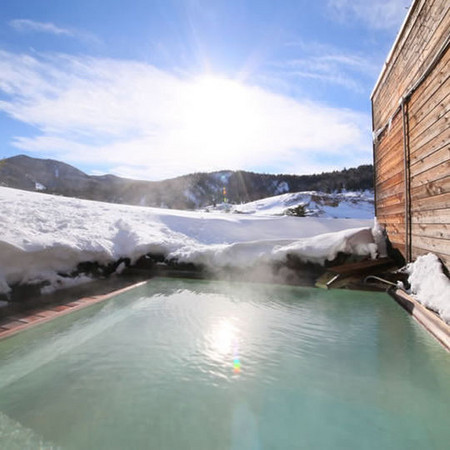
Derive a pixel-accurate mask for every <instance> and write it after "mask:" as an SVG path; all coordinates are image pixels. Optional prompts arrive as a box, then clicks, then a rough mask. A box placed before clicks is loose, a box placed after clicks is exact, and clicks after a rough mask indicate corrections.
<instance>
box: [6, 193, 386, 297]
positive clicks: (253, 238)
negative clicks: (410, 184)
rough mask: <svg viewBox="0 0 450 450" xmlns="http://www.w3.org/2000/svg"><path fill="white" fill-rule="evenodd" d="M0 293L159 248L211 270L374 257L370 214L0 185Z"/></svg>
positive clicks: (55, 283)
mask: <svg viewBox="0 0 450 450" xmlns="http://www.w3.org/2000/svg"><path fill="white" fill-rule="evenodd" d="M0 211H1V221H0V292H2V293H6V292H8V291H9V290H10V287H11V286H12V285H14V284H18V283H39V282H42V281H48V282H49V283H50V285H51V286H58V285H61V284H66V283H67V282H69V283H71V282H73V280H70V279H68V278H66V277H62V276H61V274H67V273H70V272H71V271H73V270H74V269H75V268H76V267H77V265H78V264H79V263H81V262H86V261H95V262H98V263H99V264H105V265H106V264H108V263H111V262H113V261H117V260H119V259H120V258H130V259H131V261H136V260H137V259H138V258H139V257H141V256H143V255H146V254H162V255H164V256H165V257H166V258H167V259H176V260H178V261H179V262H192V263H196V264H202V265H205V266H208V267H209V268H212V269H218V268H226V267H238V268H245V267H252V266H254V265H255V264H262V263H272V262H283V261H284V260H285V259H286V257H287V255H288V254H291V255H296V256H297V257H298V258H300V259H301V260H303V261H310V262H315V263H323V262H324V261H325V260H327V259H328V260H331V259H333V258H334V257H335V256H336V255H337V253H338V252H346V253H355V254H361V255H372V256H374V255H375V254H376V251H377V244H376V243H375V240H374V236H373V234H372V232H371V226H372V220H363V219H334V220H332V219H324V218H313V217H306V218H297V217H286V216H284V217H268V216H258V215H243V214H222V213H212V212H209V213H206V212H188V211H174V210H164V209H154V208H148V207H138V206H127V205H118V204H111V203H101V202H94V201H88V200H80V199H74V198H67V197H58V196H52V195H48V194H40V193H32V192H27V191H21V190H16V189H11V188H3V187H0Z"/></svg>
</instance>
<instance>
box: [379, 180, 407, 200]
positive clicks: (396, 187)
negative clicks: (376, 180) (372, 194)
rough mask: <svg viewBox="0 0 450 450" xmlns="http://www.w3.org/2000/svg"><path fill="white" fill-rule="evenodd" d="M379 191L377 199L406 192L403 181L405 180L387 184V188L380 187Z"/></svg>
mask: <svg viewBox="0 0 450 450" xmlns="http://www.w3.org/2000/svg"><path fill="white" fill-rule="evenodd" d="M376 192H377V201H381V200H384V199H386V198H389V197H391V196H393V195H398V194H402V195H403V194H404V192H405V185H404V183H403V180H401V181H400V182H399V183H395V184H392V185H390V186H387V187H386V188H385V189H378V188H377V190H376Z"/></svg>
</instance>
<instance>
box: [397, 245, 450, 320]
mask: <svg viewBox="0 0 450 450" xmlns="http://www.w3.org/2000/svg"><path fill="white" fill-rule="evenodd" d="M405 271H406V272H407V273H408V275H409V277H408V281H409V283H410V285H411V287H410V293H411V294H412V295H413V296H414V297H415V298H416V299H417V300H418V301H419V302H420V303H422V304H423V305H424V306H426V307H427V308H430V309H432V310H433V311H436V312H437V313H438V314H439V315H440V316H441V317H442V319H443V320H444V321H445V322H447V323H448V324H450V280H449V279H448V277H447V276H446V275H445V274H444V272H443V270H442V265H441V263H440V262H439V260H438V258H437V256H436V255H434V254H432V253H429V254H428V255H424V256H419V257H418V258H417V260H416V261H415V262H414V263H411V264H408V265H407V266H406V270H405Z"/></svg>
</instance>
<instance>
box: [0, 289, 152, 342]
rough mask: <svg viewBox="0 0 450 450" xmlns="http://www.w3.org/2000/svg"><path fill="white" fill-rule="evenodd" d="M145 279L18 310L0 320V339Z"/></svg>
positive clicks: (87, 304) (104, 297) (103, 299)
mask: <svg viewBox="0 0 450 450" xmlns="http://www.w3.org/2000/svg"><path fill="white" fill-rule="evenodd" d="M145 283H146V281H140V282H138V283H134V284H131V285H129V286H126V287H123V288H121V289H116V290H114V291H112V292H109V293H107V294H100V295H92V296H88V297H82V298H79V299H77V300H75V301H70V302H67V303H63V304H59V305H51V304H50V305H46V306H41V307H37V308H34V309H31V310H27V311H24V312H20V313H17V314H14V315H12V316H8V317H5V318H4V319H3V320H1V321H0V340H2V339H5V338H7V337H10V336H13V335H15V334H17V333H19V332H20V331H23V330H26V329H28V328H31V327H33V326H35V325H38V324H41V323H44V322H48V321H50V320H52V319H54V318H55V317H60V316H63V315H65V314H69V313H71V312H73V311H76V310H79V309H83V308H86V307H87V306H90V305H93V304H95V303H100V302H103V301H105V300H108V299H110V298H112V297H114V296H116V295H119V294H122V293H123V292H127V291H129V290H131V289H134V288H136V287H138V286H141V285H143V284H145Z"/></svg>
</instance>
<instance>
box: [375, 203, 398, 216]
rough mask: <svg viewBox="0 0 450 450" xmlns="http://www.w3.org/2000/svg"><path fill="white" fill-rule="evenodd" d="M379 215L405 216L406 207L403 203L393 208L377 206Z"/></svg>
mask: <svg viewBox="0 0 450 450" xmlns="http://www.w3.org/2000/svg"><path fill="white" fill-rule="evenodd" d="M377 213H378V214H380V215H385V216H389V215H391V214H404V213H405V206H404V205H403V204H402V203H400V204H398V205H393V206H380V205H377Z"/></svg>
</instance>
